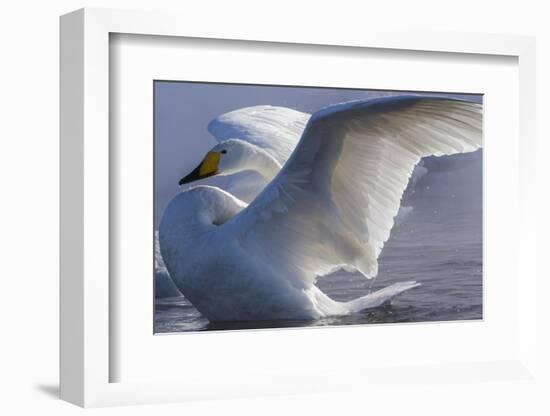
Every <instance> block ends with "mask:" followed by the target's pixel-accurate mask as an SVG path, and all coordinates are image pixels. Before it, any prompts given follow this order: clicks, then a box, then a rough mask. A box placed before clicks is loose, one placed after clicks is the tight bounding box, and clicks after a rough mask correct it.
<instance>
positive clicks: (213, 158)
mask: <svg viewBox="0 0 550 416" xmlns="http://www.w3.org/2000/svg"><path fill="white" fill-rule="evenodd" d="M219 163H220V153H219V152H208V153H207V154H206V156H205V157H204V159H203V161H202V162H201V163H200V164H199V166H197V167H196V168H195V169H194V170H193V172H191V173H190V174H189V175H187V176H185V177H183V178H181V179H180V181H179V182H178V185H180V186H181V185H183V184H185V183H189V182H193V181H197V180H199V179H204V178H208V177H209V176H213V175H215V174H216V173H218V164H219Z"/></svg>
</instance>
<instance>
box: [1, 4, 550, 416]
mask: <svg viewBox="0 0 550 416" xmlns="http://www.w3.org/2000/svg"><path fill="white" fill-rule="evenodd" d="M545 3H547V2H544V1H540V2H537V1H531V0H522V1H513V2H507V1H503V0H500V1H498V0H495V1H484V2H482V1H480V0H461V1H455V2H444V1H441V0H440V1H429V0H415V1H406V0H397V1H391V2H390V1H372V2H371V1H366V0H365V1H351V0H350V1H347V0H339V1H337V2H335V1H327V2H323V1H321V0H317V1H315V2H306V1H302V2H298V0H293V1H288V2H286V1H282V0H278V1H276V2H275V1H272V2H261V1H244V0H243V1H240V0H231V1H226V2H223V1H218V2H215V1H209V0H200V1H188V2H183V1H169V0H155V1H153V0H135V1H130V0H111V1H106V0H104V1H101V0H88V1H87V2H81V1H69V0H51V1H37V0H35V1H32V0H21V1H14V0H12V1H9V2H4V3H3V4H2V7H1V9H0V42H1V49H0V51H1V54H2V55H1V56H2V60H1V63H0V74H1V76H0V83H1V84H0V85H1V89H0V110H1V111H0V114H2V117H1V118H0V143H1V151H0V169H1V172H0V178H1V187H0V190H1V192H2V193H1V195H2V196H1V200H0V201H1V202H0V210H1V215H0V221H1V226H0V230H1V231H2V237H3V238H2V239H1V240H0V241H1V242H0V244H2V247H1V250H0V253H2V255H1V258H0V259H1V262H2V269H1V270H2V271H1V283H2V284H1V286H0V288H1V289H2V290H1V292H0V312H1V313H0V317H1V318H0V319H1V321H0V322H1V323H2V326H1V331H2V332H1V335H0V337H1V339H2V341H1V342H0V413H2V414H5V415H10V414H34V413H37V412H40V413H41V414H50V413H51V414H60V415H65V414H73V413H78V412H80V411H81V410H80V409H78V408H76V407H74V406H72V405H69V404H66V403H64V402H60V401H59V400H57V399H56V395H57V383H58V378H57V377H58V373H57V368H58V324H57V320H58V117H59V114H58V84H59V83H58V61H59V48H58V16H59V15H61V14H64V13H66V12H69V11H72V10H74V9H77V8H80V7H84V6H88V7H90V6H92V7H116V8H134V9H163V10H180V11H183V12H186V13H193V14H196V15H197V16H198V17H197V18H203V19H204V21H205V24H207V23H208V21H209V19H208V16H209V15H211V14H212V13H221V14H224V15H226V16H227V18H228V19H231V15H232V14H234V13H246V14H248V15H250V18H251V19H269V20H270V21H273V20H279V21H280V22H281V28H282V30H284V26H285V25H287V24H298V23H300V24H302V25H303V26H304V30H307V25H308V20H310V19H315V20H320V19H321V20H326V22H327V30H338V27H339V25H359V26H361V25H370V24H381V23H386V22H387V24H390V25H402V26H408V27H431V28H434V29H441V30H458V31H464V30H470V31H474V32H490V33H512V34H524V35H536V36H537V37H538V45H537V47H538V90H539V94H538V103H539V107H538V128H539V137H540V140H539V142H540V144H539V149H538V154H539V180H540V182H539V189H541V191H544V192H545V193H546V194H545V195H542V196H541V199H540V204H539V205H540V214H541V215H540V221H541V223H540V226H539V229H540V234H539V247H540V248H539V250H541V253H542V243H545V242H546V248H548V247H549V245H548V243H547V241H544V239H543V238H542V237H541V236H543V235H544V234H546V235H548V234H549V233H548V231H549V227H548V220H547V219H546V218H543V216H542V214H543V213H544V212H546V211H547V206H548V202H549V200H550V199H549V198H548V189H549V188H550V187H549V186H548V184H547V182H546V180H547V179H549V175H548V173H546V169H545V165H547V161H546V157H545V154H547V152H548V151H550V146H549V144H548V142H549V138H550V129H549V128H548V126H547V124H546V120H545V119H548V115H549V114H550V106H549V104H548V101H547V100H546V99H545V98H544V97H545V96H546V95H548V94H549V93H550V88H549V87H550V86H549V81H550V76H549V75H548V74H550V31H549V30H548V17H549V13H548V11H546V9H545V8H544V5H545ZM199 16H201V17H199ZM543 138H544V139H543ZM542 175H544V178H543V177H542ZM534 179H535V178H534ZM543 229H544V230H545V231H546V233H544V232H543ZM540 257H542V256H540ZM546 263H548V262H546ZM543 266H544V267H545V270H544V273H546V275H547V276H548V275H550V273H549V269H548V266H547V264H546V265H543V264H542V259H541V263H540V265H539V267H541V268H542V267H543ZM541 273H542V271H541ZM544 285H545V286H544V287H539V288H538V290H539V291H544V292H546V293H550V290H549V285H548V283H544ZM540 311H541V313H544V314H545V316H546V317H550V313H549V307H548V306H546V305H541V306H540ZM545 341H546V342H545V347H546V348H545V351H546V354H541V355H543V356H542V357H540V358H541V361H542V365H545V366H546V370H548V358H546V357H544V355H546V356H547V355H548V354H547V352H548V351H549V350H550V347H548V336H547V335H546V336H545ZM541 352H542V351H541ZM546 374H550V372H549V371H546ZM398 390H399V391H398ZM546 390H547V392H548V391H550V388H547V389H546ZM542 394H543V392H542V391H531V390H529V388H528V387H526V388H525V389H523V388H521V387H520V388H518V387H517V386H511V385H508V384H506V383H499V384H496V385H495V384H492V385H491V384H487V385H485V386H474V387H469V386H463V385H462V386H453V385H450V386H431V388H430V389H426V388H420V387H419V388H418V389H410V390H409V391H403V390H402V389H401V390H400V389H399V388H398V387H393V386H388V388H387V393H386V394H382V395H380V396H378V397H370V396H369V394H368V392H365V396H364V397H349V396H347V395H346V394H343V393H339V394H334V395H324V396H306V397H283V398H280V399H273V398H271V399H254V400H234V401H225V402H209V403H190V404H189V403H188V404H176V405H163V406H157V407H154V408H153V407H150V406H142V407H134V408H115V409H101V410H94V412H97V413H99V414H102V415H103V414H117V415H118V414H132V415H134V414H149V413H151V412H155V413H157V414H158V413H161V414H164V413H166V414H169V413H170V414H174V413H184V412H185V413H186V414H194V415H195V414H197V415H201V414H212V415H213V414H221V413H224V414H239V415H241V414H262V415H276V414H299V413H298V412H304V413H305V412H307V413H308V414H309V413H317V414H327V415H328V414H333V413H338V414H342V415H343V414H345V413H352V412H353V413H359V414H368V413H380V412H384V413H386V414H394V413H395V414H405V413H406V414H410V413H413V414H414V413H416V412H418V414H423V415H425V414H432V413H433V414H447V415H455V414H456V415H461V416H463V415H467V414H471V413H473V414H484V413H485V414H504V415H505V414H520V413H521V414H529V415H536V414H548V413H547V412H548V411H549V410H548V407H549V405H548V403H547V402H546V405H545V406H544V408H543V407H541V406H540V405H538V407H537V405H536V403H537V402H538V403H542V399H539V400H540V401H539V400H537V399H536V398H537V397H539V398H540V397H542Z"/></svg>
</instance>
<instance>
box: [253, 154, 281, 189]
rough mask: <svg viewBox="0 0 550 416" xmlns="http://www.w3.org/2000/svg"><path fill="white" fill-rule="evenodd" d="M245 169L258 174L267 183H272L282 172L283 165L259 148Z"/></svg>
mask: <svg viewBox="0 0 550 416" xmlns="http://www.w3.org/2000/svg"><path fill="white" fill-rule="evenodd" d="M245 168H246V169H250V170H254V171H256V172H258V173H259V174H260V175H262V177H263V178H264V179H265V180H266V182H271V180H272V179H273V178H274V177H275V176H276V175H277V173H279V171H280V170H281V165H280V164H279V162H277V160H275V158H274V157H273V156H271V155H270V154H269V153H267V152H266V151H265V150H263V149H259V148H257V149H255V151H254V153H253V154H252V155H251V156H250V157H248V158H247V160H246V162H245Z"/></svg>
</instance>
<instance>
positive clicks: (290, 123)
mask: <svg viewBox="0 0 550 416" xmlns="http://www.w3.org/2000/svg"><path fill="white" fill-rule="evenodd" d="M309 117H310V114H306V113H302V112H300V111H296V110H292V109H290V108H285V107H274V106H270V105H259V106H255V107H246V108H241V109H238V110H235V111H231V112H229V113H225V114H222V115H221V116H219V117H217V118H215V119H214V120H212V121H211V122H210V123H209V124H208V131H209V132H210V133H211V134H212V135H213V136H214V137H215V138H216V140H218V141H219V142H221V141H223V140H227V139H232V138H238V139H241V140H245V141H247V142H249V143H252V144H255V145H256V146H259V147H261V148H262V149H264V150H266V151H267V152H269V153H270V154H271V155H272V156H273V157H274V158H275V159H276V160H277V161H278V162H279V163H280V164H281V165H283V164H284V163H285V162H286V160H287V159H288V157H289V156H290V154H291V153H292V151H293V150H294V148H295V147H296V144H297V143H298V140H300V137H301V136H302V132H303V131H304V129H305V127H306V124H307V121H308V120H309Z"/></svg>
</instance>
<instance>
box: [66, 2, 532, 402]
mask: <svg viewBox="0 0 550 416" xmlns="http://www.w3.org/2000/svg"><path fill="white" fill-rule="evenodd" d="M113 33H122V34H131V35H148V36H170V37H183V38H203V39H225V40H235V41H248V42H277V43H279V44H282V45H283V47H284V44H301V45H332V46H333V47H341V48H346V47H354V48H375V49H385V50H410V51H431V52H438V53H453V54H483V55H504V56H510V57H515V58H517V59H518V67H519V77H518V82H519V114H518V119H519V138H520V142H519V144H520V153H519V159H518V163H519V178H518V181H519V188H520V189H519V193H518V195H519V197H518V198H517V199H518V200H517V201H514V203H517V204H518V207H519V209H518V218H517V222H518V223H517V225H518V238H517V241H513V243H512V244H515V246H514V248H515V250H516V251H517V257H518V264H517V267H518V269H520V270H522V279H521V281H520V282H519V287H518V291H517V315H516V319H517V322H518V323H517V326H518V332H517V342H518V345H517V348H516V349H514V351H515V353H514V354H511V355H510V356H509V357H508V358H507V359H502V358H499V360H498V361H487V360H484V361H483V360H482V361H478V362H475V361H472V362H468V363H460V364H457V363H453V362H441V363H440V364H437V365H434V364H425V363H422V362H418V363H417V366H415V368H414V370H411V368H410V367H409V368H404V369H399V368H391V369H390V368H387V367H382V368H374V367H372V366H371V367H369V368H368V371H365V369H363V370H362V369H361V368H357V369H350V368H340V369H338V368H331V369H330V371H329V373H330V377H327V378H325V379H323V380H322V381H320V379H319V377H318V373H315V372H313V371H310V372H308V371H306V370H303V371H302V372H298V373H292V374H290V373H285V372H284V371H282V372H281V373H280V374H277V375H274V374H271V375H270V376H269V377H265V378H263V379H261V378H260V379H253V380H245V379H242V378H241V379H237V380H236V379H235V377H234V376H233V375H227V374H226V375H224V374H219V377H218V379H217V380H216V381H215V382H213V381H212V380H206V379H200V377H198V376H195V377H193V378H189V379H185V378H184V379H182V380H176V381H170V380H163V379H161V380H160V381H158V380H157V381H152V380H151V381H140V382H135V381H133V382H125V381H117V382H112V373H111V371H110V368H111V366H112V365H113V362H114V361H116V360H118V359H120V357H117V356H116V354H115V351H114V350H113V349H112V348H111V339H112V337H113V333H112V332H110V318H111V316H110V311H113V310H114V309H116V307H117V305H113V302H114V298H113V297H112V296H111V295H112V292H113V287H112V286H111V285H110V281H109V275H110V268H111V267H112V261H113V259H110V253H109V227H110V214H109V212H110V206H109V204H110V195H109V189H110V186H109V185H110V170H112V169H113V166H112V163H113V161H112V160H111V159H110V157H109V136H110V130H109V117H110V113H109V97H110V84H109V80H110V79H109V36H110V34H113ZM534 71H535V43H534V39H533V38H529V37H518V36H508V35H487V34H467V33H437V34H434V33H430V32H420V31H418V32H406V33H405V32H403V33H399V32H394V31H392V32H381V31H378V30H374V29H373V30H368V29H367V30H365V29H362V28H361V29H360V30H359V29H358V28H355V29H354V28H349V30H348V31H339V32H338V33H331V34H328V33H327V32H326V31H325V30H324V29H323V27H321V26H319V27H317V26H315V25H312V26H311V27H309V28H308V31H307V32H303V31H300V30H299V28H294V27H288V28H285V31H281V30H280V27H279V26H277V25H275V24H274V25H269V24H268V25H266V24H262V25H261V26H260V25H255V24H254V23H253V22H249V21H248V20H246V19H244V18H243V21H242V22H239V24H236V22H235V21H231V22H227V21H224V20H223V19H220V20H218V21H216V24H212V25H205V24H204V22H202V21H200V20H197V19H194V18H193V16H191V15H179V14H169V13H156V12H155V13H152V12H137V11H120V10H107V9H83V10H78V11H76V12H73V13H71V14H68V15H65V16H63V17H62V18H61V253H62V257H61V282H60V285H61V314H60V316H61V318H60V319H61V339H60V348H61V389H60V394H61V398H62V399H64V400H67V401H69V402H72V403H75V404H78V405H80V406H107V405H119V404H137V403H158V402H165V401H182V400H191V399H197V398H214V397H248V396H254V395H262V394H263V395H266V394H281V393H290V394H296V393H302V392H303V393H307V392H321V391H334V390H339V389H348V388H352V387H351V386H352V385H354V386H355V388H361V386H367V385H369V383H372V382H373V380H375V379H376V380H389V379H390V378H388V377H389V376H388V374H391V377H396V376H397V377H400V378H401V379H402V380H409V381H408V382H410V383H412V382H413V381H412V380H413V379H414V380H416V381H420V382H433V381H434V380H437V381H441V380H443V381H444V380H451V379H453V380H456V379H459V380H462V381H463V382H472V383H476V382H480V381H482V380H484V379H490V380H498V379H499V378H501V379H503V380H512V381H516V380H517V382H518V383H519V382H521V381H525V380H532V382H534V383H536V382H537V378H536V377H537V373H536V368H537V367H536V346H537V337H536V330H537V329H536V320H535V319H534V317H535V316H536V302H535V301H534V299H535V298H536V296H535V293H536V279H537V270H536V267H535V264H536V262H535V261H534V257H533V256H534V255H535V254H534V253H535V251H536V250H535V247H536V246H535V235H534V230H535V228H536V226H535V225H536V224H535V221H536V219H535V217H534V215H531V214H530V213H533V212H535V211H536V209H535V204H536V199H535V198H533V193H534V189H533V184H532V182H531V181H530V179H529V178H530V174H531V172H533V169H534V166H535V164H534V161H535V153H534V150H533V149H534V146H532V145H533V144H534V141H535V139H536V137H535V132H534V125H535V120H534V117H535V99H534V97H535V88H536V85H535V76H534ZM110 294H111V295H110ZM111 329H112V328H111ZM151 336H152V334H151ZM261 336H262V334H259V335H257V337H261ZM321 370H322V369H321ZM481 373H483V376H482V377H480V376H479V374H481ZM342 380H348V381H347V382H342ZM533 380H534V381H533Z"/></svg>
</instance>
